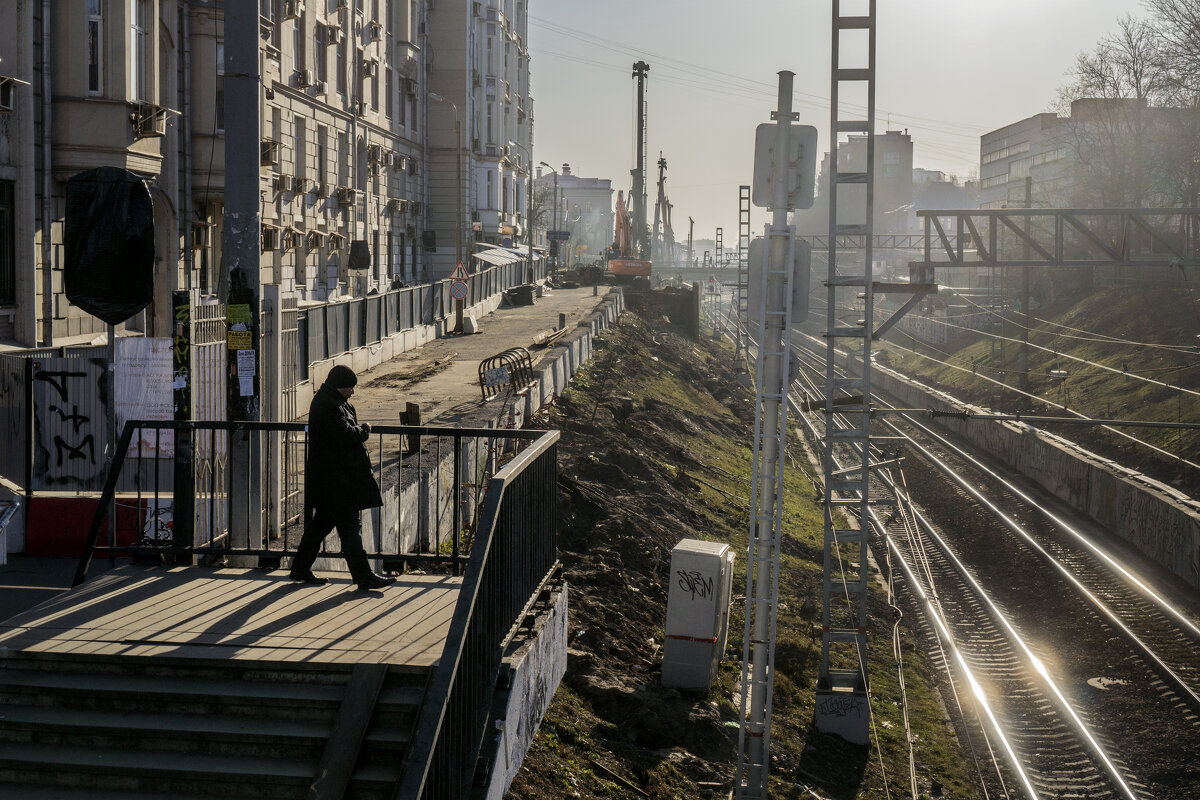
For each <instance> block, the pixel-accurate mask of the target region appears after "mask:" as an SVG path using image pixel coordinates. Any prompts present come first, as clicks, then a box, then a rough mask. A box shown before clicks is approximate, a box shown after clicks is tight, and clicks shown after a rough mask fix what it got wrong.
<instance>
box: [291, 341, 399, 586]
mask: <svg viewBox="0 0 1200 800" xmlns="http://www.w3.org/2000/svg"><path fill="white" fill-rule="evenodd" d="M357 383H358V377H357V376H356V375H355V374H354V370H352V369H350V368H349V367H344V366H341V365H338V366H336V367H334V368H333V369H331V370H330V371H329V377H327V378H326V379H325V383H324V384H322V385H321V388H320V389H319V390H318V391H317V394H316V396H315V397H314V398H313V401H312V405H311V406H310V407H309V410H308V462H307V463H306V464H305V492H306V494H307V505H308V510H307V511H306V512H305V524H304V536H302V537H301V539H300V545H299V546H298V547H297V548H296V556H295V558H293V559H292V571H291V573H290V577H291V579H292V580H294V581H302V582H303V583H312V584H321V583H325V582H326V580H325V578H319V577H317V576H316V575H314V574H313V572H312V565H313V562H314V561H316V558H317V551H318V550H319V549H320V547H321V542H323V541H324V540H325V537H326V536H328V535H329V533H330V531H332V530H333V529H334V528H337V532H338V537H339V538H341V540H342V555H343V556H344V557H345V559H346V564H347V565H348V566H349V567H350V576H351V577H352V578H353V579H354V582H355V583H356V584H358V588H359V589H364V590H366V589H379V588H381V587H383V586H387V585H388V584H389V583H395V581H396V579H395V578H389V577H384V576H382V575H376V574H375V573H374V572H373V571H372V570H371V564H370V562H369V561H368V560H367V554H366V551H364V550H363V544H362V535H361V531H362V510H363V509H365V508H378V507H379V506H382V505H383V498H382V497H381V496H380V494H379V484H377V483H376V482H375V475H374V473H373V472H372V471H371V459H370V456H368V455H367V448H366V447H364V446H363V442H365V441H366V440H367V437H368V436H370V435H371V426H370V424H369V423H366V422H364V423H363V424H361V425H359V424H358V415H357V414H356V413H355V412H354V406H352V405H350V396H351V395H352V394H354V386H355V385H356V384H357Z"/></svg>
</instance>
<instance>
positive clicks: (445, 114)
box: [427, 0, 537, 278]
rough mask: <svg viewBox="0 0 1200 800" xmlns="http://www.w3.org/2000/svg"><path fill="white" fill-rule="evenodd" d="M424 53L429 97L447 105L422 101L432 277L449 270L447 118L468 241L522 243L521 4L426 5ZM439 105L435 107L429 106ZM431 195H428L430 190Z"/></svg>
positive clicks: (527, 149) (524, 66)
mask: <svg viewBox="0 0 1200 800" xmlns="http://www.w3.org/2000/svg"><path fill="white" fill-rule="evenodd" d="M428 14H429V20H428V22H429V27H428V31H429V33H428V39H427V41H428V45H429V47H430V48H431V49H432V51H433V53H435V54H436V55H435V58H434V62H433V66H434V69H433V70H432V72H431V73H430V75H429V89H430V91H431V92H433V93H436V94H437V95H439V96H440V97H443V98H445V99H446V100H447V101H449V103H453V104H454V106H455V108H451V107H450V106H449V104H448V103H446V102H439V101H437V100H435V99H432V98H431V99H430V101H429V138H428V141H429V168H430V173H431V174H430V186H431V191H432V194H433V197H432V206H431V208H430V220H429V224H430V226H431V228H432V230H433V233H434V236H433V237H432V239H431V241H430V242H429V245H431V246H430V247H429V252H430V254H431V256H432V259H433V268H432V276H431V277H434V278H438V277H444V276H445V275H448V274H449V272H450V270H452V269H453V268H454V255H455V247H454V241H455V235H456V225H457V212H458V204H457V203H456V202H455V191H456V186H457V180H458V179H457V177H456V170H457V169H458V166H457V150H456V144H455V142H454V127H455V126H454V121H455V115H456V114H457V115H458V119H459V122H460V125H461V128H462V137H463V140H464V141H463V146H464V147H465V154H464V157H463V161H464V164H463V170H464V173H465V174H464V176H463V181H464V186H463V193H464V194H465V202H466V220H465V222H464V226H465V227H466V228H467V231H466V237H467V239H468V245H467V248H468V249H467V251H466V256H469V254H470V250H471V249H473V246H474V245H473V244H471V243H473V242H476V241H477V242H486V243H489V244H516V243H522V244H523V243H524V242H525V236H526V232H527V229H528V220H527V219H526V216H527V214H528V198H527V196H526V192H527V189H528V181H529V179H530V177H531V176H532V165H533V164H536V163H537V158H536V156H535V155H534V153H533V98H532V97H530V94H529V46H528V35H529V13H528V3H527V2H524V0H479V1H477V2H465V0H464V2H457V3H456V2H441V3H430V4H429V11H428ZM439 105H440V106H442V107H441V108H436V106H439ZM434 187H436V191H433V190H434Z"/></svg>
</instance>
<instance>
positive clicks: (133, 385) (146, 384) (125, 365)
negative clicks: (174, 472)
mask: <svg viewBox="0 0 1200 800" xmlns="http://www.w3.org/2000/svg"><path fill="white" fill-rule="evenodd" d="M173 344H174V342H173V340H172V339H170V338H169V337H159V338H150V337H146V338H142V337H136V336H126V337H123V338H120V339H117V363H116V400H117V434H118V435H120V432H121V431H122V430H123V429H124V428H125V421H126V420H131V419H161V420H172V419H174V418H175V405H174V401H175V398H174V393H173V389H172V386H173V383H172V377H173V374H174V362H173V359H174V353H173V351H172V345H173ZM139 455H140V456H142V457H143V458H156V457H157V458H174V456H175V432H174V431H171V430H162V431H159V432H158V434H157V436H156V435H155V431H154V430H153V429H145V430H143V431H142V434H141V437H140V441H139V437H138V435H137V433H135V434H134V438H133V440H132V441H131V442H130V443H129V450H128V451H127V452H126V454H125V456H126V458H136V457H137V456H139Z"/></svg>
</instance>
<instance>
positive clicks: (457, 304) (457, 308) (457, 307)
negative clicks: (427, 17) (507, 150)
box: [429, 92, 464, 333]
mask: <svg viewBox="0 0 1200 800" xmlns="http://www.w3.org/2000/svg"><path fill="white" fill-rule="evenodd" d="M429 98H430V99H431V100H437V101H438V102H439V103H445V104H447V105H448V106H450V108H452V109H454V155H455V167H454V183H455V186H456V190H455V197H454V206H455V211H456V213H457V218H456V221H455V225H454V262H455V264H454V266H455V269H457V268H458V266H459V265H460V264H462V263H463V202H464V200H463V167H462V151H463V148H462V122H461V120H459V118H458V106H456V105H455V104H454V102H453V101H451V100H447V99H446V98H444V97H442V96H441V95H440V94H438V93H437V92H430V93H429ZM462 329H463V301H462V300H455V301H454V332H455V333H462Z"/></svg>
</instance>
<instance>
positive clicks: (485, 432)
mask: <svg viewBox="0 0 1200 800" xmlns="http://www.w3.org/2000/svg"><path fill="white" fill-rule="evenodd" d="M307 430H308V425H307V424H306V423H303V422H257V421H216V420H214V421H183V420H129V421H127V422H126V423H125V426H124V428H123V430H122V434H121V439H120V442H119V443H118V445H117V452H116V454H115V457H114V459H113V462H112V464H111V466H110V468H109V472H108V474H107V475H106V476H105V483H104V488H103V490H102V492H101V495H100V500H99V503H98V504H97V507H96V511H95V514H94V516H93V519H92V524H91V526H90V528H89V529H88V534H87V537H86V539H85V542H84V549H83V553H82V555H81V557H80V561H79V565H78V567H77V569H76V573H75V578H74V582H73V584H72V585H73V586H78V585H79V584H81V583H82V582H83V581H84V580H85V579H86V577H87V571H88V568H89V567H90V565H91V562H92V559H93V557H94V555H95V554H96V553H97V552H108V553H110V554H111V553H117V552H123V553H134V554H136V553H138V552H139V551H142V550H143V549H148V550H152V551H153V552H154V554H156V555H167V554H175V555H178V554H188V555H191V556H202V555H211V554H216V553H231V552H236V553H237V554H240V555H245V556H258V557H259V558H260V559H264V558H265V559H267V561H268V562H271V561H273V562H275V563H278V561H279V559H280V558H281V557H282V556H286V555H290V554H291V553H290V551H289V550H288V549H287V546H286V542H285V545H284V547H283V548H282V549H280V548H277V547H271V546H265V547H264V546H261V545H260V546H258V547H257V548H256V547H253V546H235V547H233V548H231V547H230V546H229V545H228V544H227V543H226V544H217V543H215V542H216V540H211V539H210V540H209V541H207V542H206V543H205V544H199V543H197V542H190V543H186V544H181V543H179V542H169V543H163V544H159V543H155V544H153V545H152V546H146V545H145V543H144V540H143V541H139V542H138V543H136V544H133V545H121V544H118V543H117V541H116V531H112V532H110V535H109V539H108V544H107V545H106V546H104V547H99V546H97V541H98V540H99V536H100V528H101V525H102V524H103V520H104V517H105V515H106V514H107V513H108V512H109V511H110V509H111V508H112V506H113V503H114V502H115V498H116V486H117V484H118V482H119V479H120V476H121V470H122V467H123V466H125V465H126V464H127V461H128V457H127V453H128V451H129V447H130V445H131V443H132V442H134V441H135V438H134V437H135V436H139V437H140V436H141V435H142V434H143V433H148V434H149V435H150V437H151V440H152V441H157V440H158V438H159V434H160V433H161V432H162V431H185V432H192V433H195V432H197V431H209V432H214V433H215V432H224V433H233V432H235V431H252V432H255V433H277V434H283V435H285V436H288V437H289V438H290V435H291V434H303V433H305V432H307ZM545 435H546V432H545V431H538V430H509V429H498V428H444V427H432V426H423V425H373V426H372V428H371V436H372V437H378V438H379V441H380V442H381V445H380V452H381V453H382V441H383V438H384V437H396V438H397V439H408V438H409V437H416V438H417V439H420V437H422V436H424V437H428V438H429V439H432V440H437V441H441V440H443V439H452V440H453V454H454V471H455V479H454V485H458V484H459V481H458V477H457V476H458V470H459V468H460V461H461V458H460V450H461V448H462V446H463V441H464V440H467V439H476V440H488V441H495V440H506V441H509V442H514V441H515V442H524V443H532V442H534V441H535V440H537V439H539V438H541V437H544V436H545ZM522 446H523V447H524V446H528V445H527V444H524V445H522ZM436 449H437V451H438V453H439V454H440V453H441V452H442V450H441V446H440V445H438V446H437V448H436ZM446 452H447V454H449V452H450V451H446ZM399 453H400V450H399V449H397V454H399ZM194 455H195V451H194V449H193V450H192V451H191V457H193V458H194ZM178 457H179V456H177V458H178ZM399 457H400V456H399V455H398V456H397V458H399ZM435 457H436V458H441V457H442V456H441V455H437V456H435ZM447 457H448V455H447ZM298 458H299V457H298ZM150 461H151V463H152V464H153V465H154V466H153V469H154V470H155V472H154V476H155V486H154V490H153V493H154V501H155V507H157V506H158V498H159V489H158V483H157V480H158V476H159V470H160V468H161V467H162V465H163V463H164V462H165V459H163V458H161V457H160V458H156V459H150ZM142 463H143V460H142V459H141V458H140V457H138V458H137V465H136V467H135V468H136V469H138V470H140V469H141V467H142ZM417 463H418V464H420V463H421V462H420V454H418V456H417ZM175 466H176V470H177V474H178V470H179V467H180V464H179V463H177V464H176V465H175ZM378 468H379V469H380V474H381V475H382V470H383V467H382V461H381V462H380V466H379V467H378ZM192 469H194V463H193V466H192ZM184 471H185V473H186V472H187V471H188V470H187V469H185V470H184ZM299 474H300V473H299V472H298V471H296V472H290V473H289V476H290V477H292V478H293V479H294V478H295V477H296V476H298V475H299ZM180 488H181V484H179V483H176V485H175V487H174V491H175V492H178V491H179V490H180ZM221 488H222V489H224V488H227V487H225V486H222V487H221ZM211 491H212V490H211V489H210V492H211ZM175 496H176V497H178V496H179V495H177V494H176V495H175ZM187 496H188V495H187V493H186V490H185V494H184V497H187ZM140 498H141V494H140V489H139V504H140ZM461 511H462V504H461V503H460V502H453V503H452V518H451V517H446V518H445V520H444V522H439V523H433V524H434V525H435V527H436V526H438V525H449V524H453V527H454V529H453V531H452V539H448V540H446V544H447V545H450V546H451V550H450V551H449V552H446V551H442V550H439V549H438V544H437V542H435V543H434V545H433V546H432V547H431V548H429V549H428V550H425V549H422V548H417V549H416V550H412V551H410V550H407V549H405V550H403V551H395V552H393V551H388V552H382V551H381V552H377V553H374V554H373V555H372V557H379V558H383V559H385V562H386V561H388V560H391V561H392V563H402V562H421V561H425V562H437V563H440V564H453V565H455V574H459V572H458V571H459V570H461V569H462V568H464V567H465V565H466V563H467V561H468V558H467V557H466V556H465V555H464V554H463V553H462V552H461V550H460V534H461V525H462V519H461V516H460V515H461ZM294 513H295V514H296V515H298V514H299V513H300V512H299V510H296V511H295V512H294ZM180 522H183V523H184V525H185V528H184V530H190V527H187V526H189V525H190V518H188V517H184V518H179V519H176V523H180ZM179 530H180V529H179V528H178V527H177V528H176V531H177V532H178V531H179ZM421 530H422V531H423V532H425V533H428V531H426V530H425V529H424V528H422V529H421ZM418 535H420V532H419V533H418ZM433 538H435V539H437V535H436V530H435V536H434V537H433ZM438 541H441V540H440V539H438ZM332 555H336V553H334V554H332Z"/></svg>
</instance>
